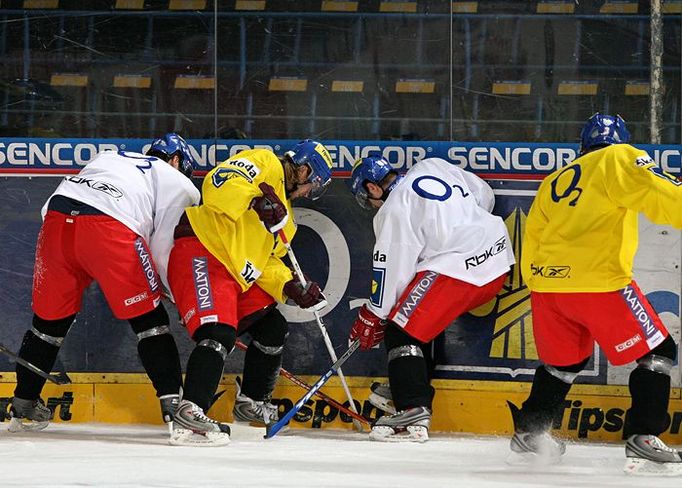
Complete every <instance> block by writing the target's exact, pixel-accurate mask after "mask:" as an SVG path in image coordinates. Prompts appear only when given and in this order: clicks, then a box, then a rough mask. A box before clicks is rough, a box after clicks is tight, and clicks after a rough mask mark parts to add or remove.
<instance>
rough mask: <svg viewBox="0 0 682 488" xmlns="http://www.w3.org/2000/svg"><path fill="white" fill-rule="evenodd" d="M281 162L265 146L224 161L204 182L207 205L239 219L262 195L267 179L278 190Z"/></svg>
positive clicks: (204, 202)
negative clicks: (252, 202) (255, 199)
mask: <svg viewBox="0 0 682 488" xmlns="http://www.w3.org/2000/svg"><path fill="white" fill-rule="evenodd" d="M276 165H280V163H279V160H278V159H277V156H275V154H274V153H272V152H270V151H267V150H264V149H252V150H250V151H243V152H241V153H239V154H237V155H235V156H233V157H231V158H230V159H228V160H226V161H223V162H222V163H220V164H219V165H218V166H216V167H215V168H214V169H213V170H212V171H211V172H210V173H209V174H207V175H206V178H205V179H204V182H203V184H202V196H203V204H204V205H206V206H207V207H210V208H211V209H212V210H213V211H214V212H217V213H221V214H224V215H226V216H227V217H229V218H230V219H231V220H233V221H237V220H238V219H239V218H240V217H241V216H242V214H243V213H244V212H246V211H247V210H248V209H249V207H250V205H251V201H252V200H253V199H254V198H255V197H258V196H260V195H262V192H261V190H260V189H259V188H258V185H259V184H260V183H262V182H264V181H266V182H268V183H269V184H270V185H271V186H273V187H274V188H275V189H277V187H278V186H282V187H283V182H282V184H281V185H279V184H278V183H280V182H279V180H280V179H281V178H279V175H278V174H277V171H275V170H274V168H275V167H277V166H276Z"/></svg>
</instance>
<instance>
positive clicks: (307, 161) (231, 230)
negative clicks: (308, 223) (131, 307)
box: [168, 140, 332, 445]
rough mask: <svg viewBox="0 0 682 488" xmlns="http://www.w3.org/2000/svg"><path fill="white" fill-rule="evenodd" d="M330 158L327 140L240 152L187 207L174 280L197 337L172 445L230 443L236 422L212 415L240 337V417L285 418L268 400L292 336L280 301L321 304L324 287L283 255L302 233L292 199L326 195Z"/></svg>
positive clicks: (178, 240)
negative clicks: (302, 277)
mask: <svg viewBox="0 0 682 488" xmlns="http://www.w3.org/2000/svg"><path fill="white" fill-rule="evenodd" d="M331 172H332V161H331V157H330V156H329V152H328V151H327V149H326V148H325V147H324V146H323V145H322V144H320V143H319V142H316V141H312V140H305V141H301V142H300V143H298V144H296V145H295V146H294V147H293V149H292V150H291V151H288V152H287V153H285V155H284V156H282V157H278V156H276V155H275V154H274V153H273V152H271V151H269V150H267V149H252V150H247V151H242V152H240V153H238V154H236V155H235V156H233V157H231V158H230V159H228V160H227V161H224V162H222V163H220V164H219V165H217V166H216V167H215V168H214V169H213V170H211V171H210V172H209V173H208V174H207V175H206V177H205V179H204V182H203V184H202V203H201V204H200V205H198V206H196V207H189V208H187V209H186V210H185V215H183V217H182V218H181V219H180V222H179V224H178V226H177V227H176V230H175V245H174V247H173V250H172V252H171V256H170V262H169V271H168V278H169V282H170V287H171V291H172V293H173V296H174V297H175V302H176V305H177V307H178V311H179V312H180V316H181V318H182V320H183V322H184V324H185V326H186V328H187V331H188V332H189V334H190V337H192V339H193V340H194V341H195V342H196V346H195V348H194V350H193V351H192V353H191V355H190V357H189V360H188V363H187V369H186V377H185V383H184V391H183V399H182V401H181V402H180V405H179V406H178V410H177V412H176V414H175V419H174V426H173V427H174V429H173V433H172V434H171V444H176V445H223V444H226V443H228V442H229V427H228V426H227V425H226V424H222V423H219V422H216V421H215V420H212V419H210V418H209V417H207V416H206V414H205V412H206V411H207V410H208V408H209V407H210V405H211V403H212V400H213V395H214V393H215V391H216V388H217V386H218V382H219V381H220V378H221V376H222V372H223V365H224V362H225V359H226V358H227V355H228V354H229V353H230V352H231V351H232V349H233V347H234V344H235V340H236V337H237V335H240V334H242V333H243V332H244V331H248V332H249V335H250V336H251V342H250V344H249V346H248V349H247V351H246V357H245V360H244V374H243V382H242V383H241V384H240V383H238V384H237V398H236V401H235V406H234V409H233V415H234V419H235V421H244V422H249V423H258V424H261V425H265V424H268V423H271V422H276V421H277V408H276V407H275V406H274V405H272V403H270V395H271V393H272V390H273V389H274V387H275V382H276V380H277V376H278V374H279V369H280V366H281V362H282V352H283V349H284V343H285V340H286V337H287V335H288V326H287V322H286V320H285V318H284V317H283V316H282V314H281V313H280V312H279V311H278V310H277V308H276V307H275V305H276V301H279V302H292V303H294V304H296V305H298V306H300V307H301V308H310V307H314V308H315V309H319V308H321V307H322V306H324V304H325V303H326V302H325V301H324V296H323V295H322V293H321V291H320V287H319V285H318V284H317V283H315V282H314V281H310V280H308V282H307V283H306V286H305V287H303V286H302V285H301V283H300V282H299V281H298V279H296V278H295V277H294V276H293V275H292V272H291V270H290V269H289V268H288V267H287V266H286V265H285V264H284V263H283V262H282V260H281V258H282V257H283V256H284V255H285V254H286V248H285V247H284V246H283V244H282V242H281V241H280V239H279V238H278V235H277V234H278V232H279V231H280V230H281V231H283V232H284V233H285V235H286V237H287V239H289V240H291V239H292V238H293V236H294V233H295V232H296V224H295V222H294V219H293V212H292V207H291V200H293V199H294V198H298V197H307V198H311V199H317V198H319V197H320V196H321V195H322V193H323V192H324V191H325V189H326V188H327V186H328V185H329V183H330V182H331Z"/></svg>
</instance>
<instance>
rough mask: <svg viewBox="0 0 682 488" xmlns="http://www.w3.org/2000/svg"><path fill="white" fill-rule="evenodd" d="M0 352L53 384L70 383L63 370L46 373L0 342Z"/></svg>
mask: <svg viewBox="0 0 682 488" xmlns="http://www.w3.org/2000/svg"><path fill="white" fill-rule="evenodd" d="M0 352H2V353H4V354H6V355H7V356H9V357H10V358H12V359H13V360H14V362H16V363H17V364H21V365H22V366H23V367H25V368H27V369H30V370H31V371H33V372H34V373H35V374H37V375H38V376H42V377H43V378H45V379H46V380H48V381H51V382H52V383H54V384H55V385H68V384H69V383H71V378H69V375H67V374H66V373H65V372H63V371H60V372H59V373H56V374H49V373H46V372H45V371H43V370H42V369H40V368H39V367H38V366H35V365H33V364H31V363H29V362H28V361H26V360H25V359H22V358H20V357H19V356H17V355H16V354H15V353H14V352H12V351H11V350H9V349H7V348H6V347H5V346H4V345H3V344H0Z"/></svg>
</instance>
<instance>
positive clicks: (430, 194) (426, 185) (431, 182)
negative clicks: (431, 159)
mask: <svg viewBox="0 0 682 488" xmlns="http://www.w3.org/2000/svg"><path fill="white" fill-rule="evenodd" d="M453 188H454V189H456V190H457V191H458V192H459V194H460V195H462V198H466V197H468V196H469V192H467V191H466V190H465V189H464V188H462V187H461V186H459V185H450V184H449V183H448V182H446V181H443V180H441V179H440V178H437V177H435V176H430V175H425V176H420V177H419V178H415V179H414V181H413V182H412V189H413V190H414V192H415V193H416V194H417V195H419V196H420V197H422V198H426V199H427V200H438V201H439V202H444V201H445V200H447V199H448V198H450V197H451V196H452V189H453Z"/></svg>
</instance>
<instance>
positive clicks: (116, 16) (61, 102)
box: [0, 0, 214, 138]
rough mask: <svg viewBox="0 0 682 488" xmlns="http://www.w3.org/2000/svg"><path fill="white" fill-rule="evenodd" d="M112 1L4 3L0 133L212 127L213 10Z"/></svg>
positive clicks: (112, 133)
mask: <svg viewBox="0 0 682 488" xmlns="http://www.w3.org/2000/svg"><path fill="white" fill-rule="evenodd" d="M55 3H56V2H55ZM117 3H118V2H115V1H110V2H101V1H100V2H92V4H90V3H89V2H88V3H85V4H83V3H82V2H81V3H80V6H79V4H78V3H74V2H68V1H66V0H62V1H60V2H59V3H58V7H57V8H55V9H50V10H33V9H21V8H19V7H21V6H22V2H3V3H2V8H1V9H0V25H1V26H2V31H1V32H0V54H1V55H2V56H1V59H0V67H1V68H2V72H3V79H2V91H1V92H0V103H1V104H2V107H3V110H2V113H0V133H2V135H5V136H9V135H13V136H34V137H36V136H40V137H143V138H150V137H153V136H154V135H157V134H158V133H159V132H165V131H167V130H177V131H180V132H182V133H183V134H185V135H186V136H187V137H201V136H203V135H205V134H206V133H210V134H212V133H213V111H214V110H213V89H212V86H213V85H212V84H213V81H212V78H211V77H212V76H213V58H212V52H211V46H212V45H213V42H212V38H213V34H212V28H211V26H212V25H213V22H212V18H213V14H212V12H203V11H198V12H193V11H178V10H169V9H168V2H149V1H144V2H139V5H140V6H141V7H142V8H141V9H137V8H136V7H135V5H136V2H128V5H129V7H130V8H129V9H119V8H115V6H116V5H117ZM84 8H87V9H88V10H83V9H84Z"/></svg>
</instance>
